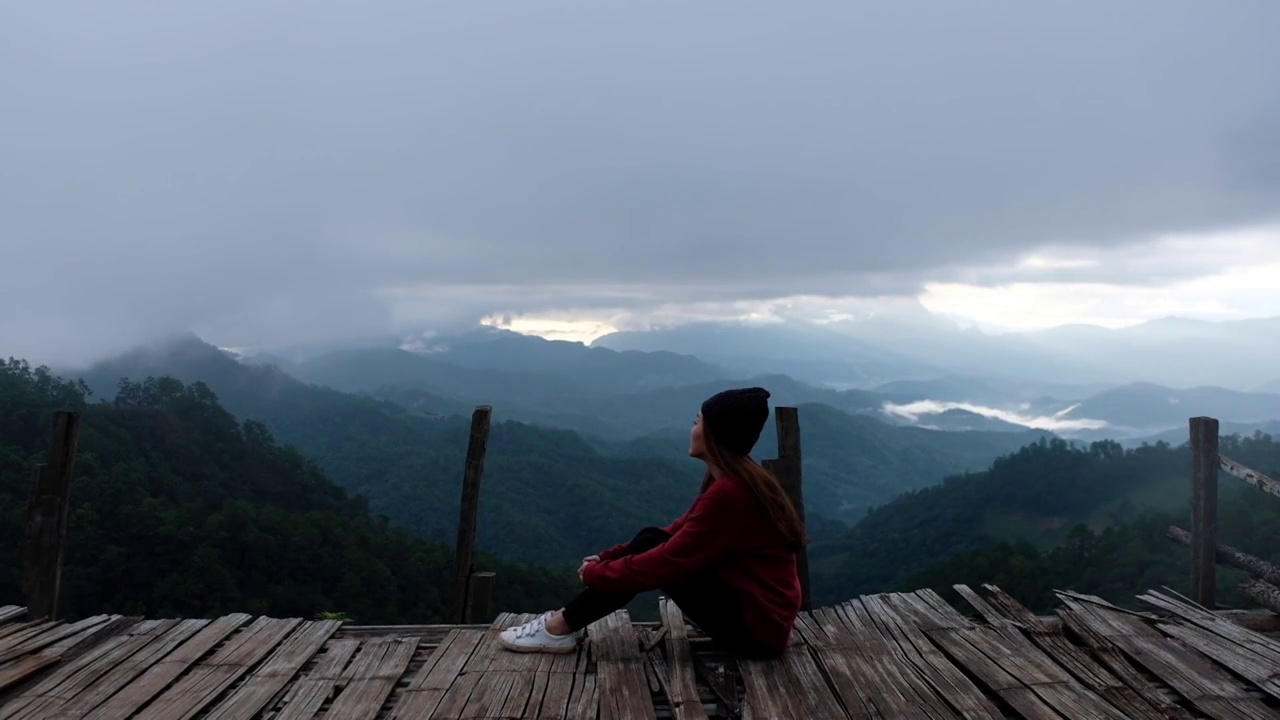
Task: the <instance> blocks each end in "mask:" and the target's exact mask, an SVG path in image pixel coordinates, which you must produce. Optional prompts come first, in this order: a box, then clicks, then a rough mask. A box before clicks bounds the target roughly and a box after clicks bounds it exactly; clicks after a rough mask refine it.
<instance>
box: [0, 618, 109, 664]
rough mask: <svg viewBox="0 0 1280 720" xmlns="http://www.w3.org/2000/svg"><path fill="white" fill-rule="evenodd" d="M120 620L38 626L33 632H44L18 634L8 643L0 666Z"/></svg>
mask: <svg viewBox="0 0 1280 720" xmlns="http://www.w3.org/2000/svg"><path fill="white" fill-rule="evenodd" d="M118 619H120V616H119V615H94V616H93V617H88V618H85V619H83V620H81V621H79V622H74V623H70V624H58V623H53V624H50V625H48V626H37V627H35V628H32V631H35V630H41V629H42V628H43V631H42V632H33V633H32V634H30V635H28V634H27V633H17V634H16V635H14V637H13V638H11V639H12V640H13V642H10V643H7V644H6V646H5V648H4V649H3V650H0V665H3V664H4V663H7V662H9V661H11V660H14V659H16V658H19V657H22V656H23V655H28V654H30V653H34V652H36V651H38V650H42V649H44V648H46V647H49V646H50V645H53V644H55V643H57V642H58V641H59V640H64V639H66V638H69V637H73V636H75V635H79V634H80V633H83V632H85V631H86V630H93V629H95V628H100V627H102V626H104V625H106V624H107V623H109V622H113V621H115V620H118Z"/></svg>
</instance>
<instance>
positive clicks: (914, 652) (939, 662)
mask: <svg viewBox="0 0 1280 720" xmlns="http://www.w3.org/2000/svg"><path fill="white" fill-rule="evenodd" d="M862 604H863V605H864V606H866V608H867V610H868V612H869V613H870V614H871V617H872V618H874V619H875V621H876V622H877V623H878V624H879V625H881V626H882V627H883V628H884V629H885V630H886V631H887V632H888V633H890V634H891V635H892V636H893V637H894V639H895V640H896V641H897V643H898V645H899V647H901V648H902V650H903V653H904V654H905V655H906V656H907V658H908V659H909V660H910V661H911V663H912V664H913V665H914V666H915V667H916V668H917V669H918V670H919V671H920V673H921V674H922V675H924V677H925V678H927V679H928V681H929V685H930V686H931V687H932V688H934V689H935V691H936V692H937V693H938V694H940V695H941V696H942V697H943V698H944V699H945V700H946V701H947V703H948V704H949V705H950V706H951V707H952V708H954V709H955V711H956V712H958V713H959V714H960V715H961V716H962V717H965V718H1000V717H1003V713H1002V712H1001V711H1000V710H999V708H997V707H996V705H995V703H993V702H992V701H991V699H990V698H988V697H987V696H986V694H984V693H983V692H982V690H981V689H980V688H979V687H978V686H977V685H975V684H974V682H973V681H972V680H971V679H969V676H968V675H965V674H964V672H963V671H961V670H960V668H958V667H956V666H955V664H954V663H952V662H951V661H950V660H948V659H947V658H946V656H944V655H943V654H942V652H941V651H940V650H939V649H938V647H937V646H936V645H934V644H933V642H931V641H930V640H929V638H928V637H926V636H925V634H924V631H923V630H921V629H920V628H919V627H917V626H916V625H915V623H913V622H911V620H910V618H908V617H907V616H906V615H904V614H902V613H901V612H899V611H898V610H897V609H896V606H895V604H894V603H893V602H892V596H885V595H872V596H868V597H864V598H862Z"/></svg>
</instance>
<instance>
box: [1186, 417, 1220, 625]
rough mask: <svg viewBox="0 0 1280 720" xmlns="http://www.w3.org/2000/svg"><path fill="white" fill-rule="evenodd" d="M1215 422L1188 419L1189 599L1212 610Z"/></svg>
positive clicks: (1215, 546)
mask: <svg viewBox="0 0 1280 720" xmlns="http://www.w3.org/2000/svg"><path fill="white" fill-rule="evenodd" d="M1217 536H1218V421H1217V420H1215V419H1214V418H1209V417H1194V418H1191V599H1192V600H1194V601H1196V602H1197V603H1199V604H1200V605H1203V606H1204V607H1207V608H1209V609H1210V610H1212V609H1214V608H1215V607H1216V603H1215V600H1214V591H1215V589H1216V586H1217V567H1216V565H1215V561H1216V555H1217V550H1218V538H1217Z"/></svg>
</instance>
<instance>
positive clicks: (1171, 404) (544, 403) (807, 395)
mask: <svg viewBox="0 0 1280 720" xmlns="http://www.w3.org/2000/svg"><path fill="white" fill-rule="evenodd" d="M695 330H697V331H695ZM642 336H643V337H644V338H645V343H653V342H657V341H658V340H660V339H661V338H663V337H668V336H670V337H672V338H674V340H673V341H672V342H673V343H675V345H676V346H677V347H678V348H680V349H682V350H688V349H692V348H690V347H681V343H684V345H686V346H688V345H695V344H697V342H703V341H706V342H708V343H710V344H711V345H712V346H714V347H715V348H719V349H720V350H719V351H718V352H720V353H722V355H717V356H716V357H714V358H711V359H704V358H698V357H694V356H692V355H686V354H680V353H675V352H671V351H669V350H653V351H651V350H635V349H620V350H613V349H608V348H605V347H603V346H585V345H583V344H581V343H571V342H565V341H548V340H543V339H540V338H536V337H529V336H523V335H519V334H516V333H512V332H508V331H502V330H495V329H488V328H486V329H479V330H476V331H473V332H469V333H463V334H460V335H457V336H438V337H433V338H432V339H431V340H430V342H429V343H427V342H424V341H415V342H414V343H411V344H405V347H400V348H396V347H388V346H380V347H360V348H348V349H340V350H330V351H326V352H322V353H318V354H311V355H302V356H299V357H297V358H295V359H293V360H285V359H283V358H281V357H279V356H270V355H266V356H264V355H254V354H245V355H240V356H238V357H240V358H241V359H242V360H243V361H244V362H246V363H251V364H261V363H271V364H274V365H276V366H277V367H279V368H281V369H282V370H284V371H285V372H287V373H289V374H290V375H292V376H294V377H297V378H299V379H301V380H303V381H305V382H308V383H315V384H320V385H325V386H328V387H331V388H333V389H336V390H341V391H344V392H352V393H359V394H363V395H367V396H369V397H372V398H376V399H380V400H386V401H390V402H393V403H396V404H398V405H401V406H403V407H406V408H409V409H411V410H413V411H414V412H418V413H422V414H427V415H448V414H453V413H461V412H465V411H466V409H467V408H468V407H469V406H472V405H474V404H477V403H485V402H490V401H491V400H492V399H493V398H501V399H502V403H503V405H504V410H505V411H506V412H507V413H508V415H507V416H508V417H512V418H516V419H520V420H524V421H528V422H534V423H540V424H545V425H550V426H555V427H563V428H567V429H571V430H575V431H577V432H579V433H581V434H583V435H584V436H586V437H588V438H589V439H590V440H591V441H592V442H603V443H608V442H617V441H625V440H628V439H630V438H634V437H637V436H641V435H646V434H649V433H653V432H659V431H661V430H663V429H664V428H668V427H673V426H680V425H683V424H684V423H685V422H686V421H687V420H688V419H689V418H690V416H691V413H692V412H695V411H696V408H697V406H698V404H699V403H700V402H701V401H702V399H704V398H705V397H707V396H708V395H710V394H711V393H713V392H715V391H716V390H718V389H721V388H723V387H724V386H726V385H727V384H753V385H762V386H765V387H768V388H769V389H770V391H771V392H772V393H773V395H774V403H775V404H788V405H794V404H799V403H820V404H823V405H828V406H831V407H834V408H837V409H840V410H842V411H845V412H848V413H853V414H866V415H872V416H874V417H876V418H878V419H880V420H882V421H885V422H888V423H892V424H902V425H916V426H919V427H925V428H931V429H941V430H994V431H999V430H1007V431H1011V432H1024V431H1026V430H1027V429H1036V430H1041V431H1049V432H1053V433H1055V434H1058V435H1061V436H1063V437H1068V438H1073V439H1078V440H1082V441H1092V440H1097V439H1117V440H1121V441H1125V442H1130V441H1133V440H1135V439H1140V438H1146V437H1150V436H1153V435H1157V434H1160V433H1163V432H1167V431H1169V430H1175V429H1177V428H1180V427H1182V426H1184V425H1185V423H1186V419H1187V418H1188V417H1191V416H1194V415H1212V416H1215V417H1218V418H1220V419H1221V420H1223V421H1228V422H1237V423H1260V422H1266V421H1269V420H1274V419H1280V394H1277V393H1265V392H1257V391H1253V392H1248V391H1242V390H1234V389H1230V388H1225V387H1213V386H1203V385H1202V386H1195V387H1189V388H1177V387H1168V386H1162V385H1159V384H1156V383H1153V382H1147V381H1141V382H1125V383H1120V384H1115V383H1102V382H1092V383H1084V384H1073V383H1068V382H1057V381H1053V382H1050V381H1046V380H1044V379H1040V380H1031V379H1018V378H1017V377H1011V378H1001V379H991V378H985V377H974V376H966V375H959V374H956V373H954V372H940V373H939V374H936V375H933V376H930V377H920V378H916V379H901V378H899V379H895V380H889V381H886V382H882V383H879V384H875V385H872V386H870V387H866V388H862V387H842V386H838V385H822V384H815V383H813V382H808V381H805V380H802V379H798V378H797V377H794V376H792V375H788V374H785V373H783V372H781V370H782V369H785V368H787V367H789V366H790V364H792V361H788V360H785V358H786V357H787V356H786V355H785V353H788V352H797V353H799V352H804V351H805V347H806V346H804V345H803V342H810V341H812V342H815V343H816V342H818V341H817V340H814V338H815V337H818V336H821V337H823V338H824V339H822V340H821V343H819V344H822V345H823V347H828V346H830V345H831V344H832V343H833V342H835V341H834V340H833V338H834V337H835V334H834V333H832V332H825V333H819V331H818V330H815V329H808V330H804V331H803V332H801V331H797V330H795V329H794V328H787V327H781V326H764V327H760V328H747V327H727V326H717V327H716V328H696V329H691V328H689V327H684V328H678V329H677V330H673V331H670V332H669V333H668V332H667V331H653V332H651V333H643V334H640V333H632V334H627V335H616V336H606V337H605V338H602V341H605V342H609V343H613V344H619V345H627V344H641V343H640V342H639V340H640V338H641V337H642ZM984 337H988V338H989V336H984ZM734 338H737V341H741V342H737V341H735V340H734ZM746 338H750V339H751V345H752V346H753V347H763V348H777V349H776V350H774V351H772V352H775V353H777V362H775V363H773V364H769V363H768V362H764V360H767V359H768V357H767V356H743V357H739V358H736V359H735V358H734V357H731V351H732V350H733V349H734V348H736V347H739V346H740V345H741V344H743V343H744V342H745V341H746ZM792 340H794V341H795V342H792ZM624 341H625V342H624ZM695 341H697V342H695ZM735 343H736V344H735ZM822 353H826V355H823V354H822ZM834 353H835V351H834V350H830V349H829V348H828V349H827V350H822V351H821V352H820V353H819V355H817V356H816V358H817V359H815V360H813V362H821V363H830V362H836V359H835V358H836V355H835V354H834ZM752 357H755V359H756V360H760V361H761V362H760V363H758V367H759V368H761V369H763V370H764V371H766V372H763V373H762V374H755V375H752V374H748V372H747V371H748V370H749V367H750V366H752V364H753V363H754V362H755V360H751V358H752ZM862 357H863V356H857V359H855V360H850V361H847V362H846V364H848V363H853V364H855V365H858V366H859V367H861V368H863V370H860V371H859V372H863V375H862V377H864V379H865V378H869V377H871V375H872V374H885V373H888V372H889V370H890V369H891V368H892V367H893V364H892V362H891V359H890V358H888V357H886V356H875V357H873V358H872V359H871V360H869V361H867V362H868V363H869V364H864V363H863V361H862ZM744 358H745V359H744ZM797 362H798V361H797ZM804 362H810V361H809V360H805V361H804ZM904 362H907V363H908V365H907V367H908V370H907V371H906V372H907V374H910V373H913V372H916V371H917V370H918V371H920V372H921V373H923V372H924V368H925V366H923V365H919V364H911V363H910V361H904ZM735 363H736V364H735ZM735 368H736V370H735ZM867 368H871V369H869V370H868V369H867ZM801 369H803V368H801ZM864 370H865V372H864ZM885 376H886V377H887V376H888V375H887V374H886V375H885Z"/></svg>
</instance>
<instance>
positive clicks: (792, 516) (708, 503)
mask: <svg viewBox="0 0 1280 720" xmlns="http://www.w3.org/2000/svg"><path fill="white" fill-rule="evenodd" d="M768 399H769V392H768V391H767V390H764V389H763V388H744V389H739V390H726V391H725V392H722V393H719V394H717V395H714V396H713V397H711V398H709V399H708V400H707V401H706V402H704V403H703V404H702V412H701V413H699V414H698V417H697V420H696V421H695V422H694V426H693V430H692V432H691V433H690V436H689V454H690V455H691V456H693V457H695V458H698V459H699V460H702V461H703V462H704V463H706V466H707V472H706V475H705V477H704V479H703V482H702V490H701V491H700V492H699V493H698V496H697V498H695V499H694V501H693V505H692V506H691V507H690V508H689V509H688V511H686V512H685V514H684V515H682V516H681V517H680V518H679V519H677V520H676V521H675V522H673V523H671V524H670V525H668V526H667V527H665V528H645V529H643V530H641V531H640V532H639V533H638V534H637V535H636V536H635V538H634V539H633V540H631V542H628V543H623V544H621V545H617V546H615V547H612V548H609V549H608V550H605V551H603V552H601V553H600V554H599V555H592V556H590V557H588V558H585V559H584V560H583V562H582V567H581V568H579V569H578V576H579V577H580V578H581V579H582V583H583V584H584V585H585V586H586V589H585V590H583V591H582V592H581V593H580V594H579V595H578V596H577V597H575V598H574V599H573V600H571V601H569V603H568V604H567V605H565V606H564V608H562V609H560V610H557V611H554V612H548V613H544V614H543V615H541V616H539V617H538V618H536V619H534V620H532V621H531V622H528V623H526V624H524V625H521V626H518V627H514V628H510V629H508V630H504V631H503V632H502V633H501V634H500V635H499V638H500V641H501V643H502V645H503V646H505V647H506V648H508V649H510V650H513V651H516V652H553V653H561V652H572V651H573V650H574V649H575V648H576V647H577V642H578V640H577V635H578V633H579V631H581V630H582V629H583V628H585V627H587V626H588V625H590V624H591V623H593V622H595V621H596V620H599V619H600V618H603V617H605V616H606V615H609V614H610V613H613V612H615V611H617V610H620V609H621V608H623V607H625V606H626V605H627V603H629V602H630V601H631V600H632V599H633V598H634V597H635V596H636V595H637V594H638V593H642V592H646V591H649V590H661V591H662V592H663V593H664V594H666V595H667V597H669V598H670V599H671V600H672V601H674V602H675V603H676V605H678V606H679V607H680V609H681V610H682V611H683V613H684V615H685V617H687V618H688V619H689V620H691V621H692V622H693V623H695V624H696V625H698V627H700V628H702V630H703V631H704V632H706V633H707V634H708V635H709V636H711V638H713V639H714V640H715V641H716V642H717V644H719V645H720V646H721V647H724V648H726V649H728V650H730V651H732V652H735V653H737V654H740V655H744V656H754V657H762V656H775V655H777V654H780V653H781V652H782V651H783V650H784V649H785V648H786V646H787V643H788V641H789V639H790V637H791V631H792V626H793V625H794V624H795V618H796V614H797V613H798V612H799V610H800V581H799V577H798V576H797V572H796V558H797V553H798V552H799V550H800V549H801V548H802V547H803V545H804V543H805V542H806V538H805V533H804V527H803V524H802V523H801V521H800V516H799V513H798V512H797V511H796V508H795V507H794V506H793V505H792V503H791V501H790V499H789V498H788V497H787V494H786V493H785V492H784V491H783V489H782V486H781V484H779V482H778V480H777V478H776V477H774V476H773V474H772V473H770V472H769V471H767V470H765V469H764V468H763V467H761V466H760V465H759V464H758V463H756V461H754V460H752V459H751V457H750V456H749V454H750V452H751V449H752V448H753V447H755V444H756V441H757V440H759V438H760V432H761V430H762V429H763V428H764V424H765V422H766V421H767V420H768V418H769V405H768Z"/></svg>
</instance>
